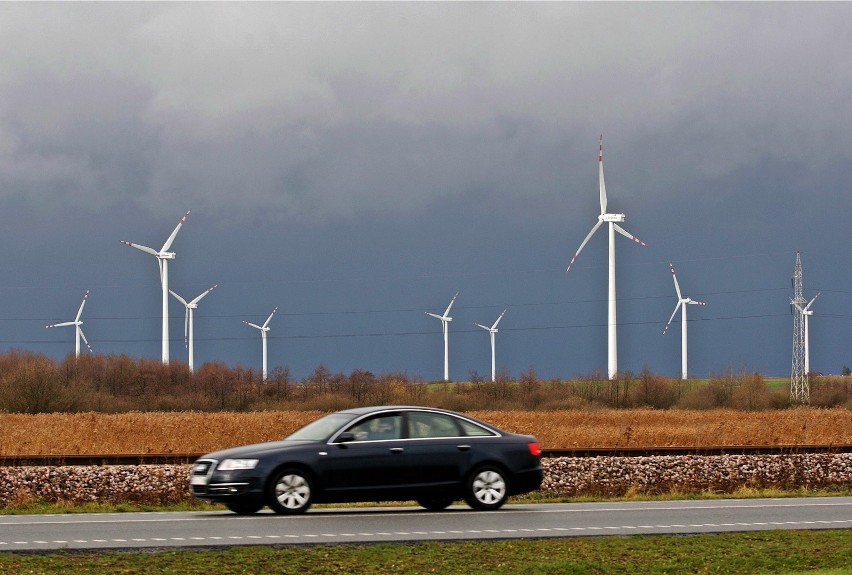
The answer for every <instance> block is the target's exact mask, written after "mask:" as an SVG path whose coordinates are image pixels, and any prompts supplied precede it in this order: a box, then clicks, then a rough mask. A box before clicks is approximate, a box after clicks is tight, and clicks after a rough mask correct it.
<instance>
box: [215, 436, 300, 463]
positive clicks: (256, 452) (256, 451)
mask: <svg viewBox="0 0 852 575" xmlns="http://www.w3.org/2000/svg"><path fill="white" fill-rule="evenodd" d="M312 443H317V442H315V441H294V440H280V441H267V442H266V443H253V444H251V445H241V446H239V447H230V448H228V449H222V450H220V451H214V452H212V453H208V454H207V455H204V456H202V457H200V458H199V459H216V460H217V461H222V460H223V459H261V458H263V456H264V455H267V454H269V453H280V452H282V451H289V450H291V449H299V448H301V447H305V446H306V445H310V444H312Z"/></svg>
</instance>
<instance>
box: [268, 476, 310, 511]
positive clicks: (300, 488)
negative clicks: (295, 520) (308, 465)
mask: <svg viewBox="0 0 852 575" xmlns="http://www.w3.org/2000/svg"><path fill="white" fill-rule="evenodd" d="M312 495H313V489H312V486H311V480H310V478H309V477H308V475H307V474H306V473H305V472H304V471H302V470H300V469H285V470H283V471H279V472H278V473H276V474H275V477H273V479H272V482H271V483H270V484H269V489H268V499H269V501H268V503H269V507H270V508H272V510H273V511H275V512H276V513H278V514H281V515H297V514H299V513H304V512H305V511H307V510H308V507H310V506H311V497H312Z"/></svg>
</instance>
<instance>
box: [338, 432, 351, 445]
mask: <svg viewBox="0 0 852 575" xmlns="http://www.w3.org/2000/svg"><path fill="white" fill-rule="evenodd" d="M350 441H355V434H354V433H352V432H351V431H344V432H343V433H341V434H340V435H338V436H337V439H336V440H335V443H349V442H350Z"/></svg>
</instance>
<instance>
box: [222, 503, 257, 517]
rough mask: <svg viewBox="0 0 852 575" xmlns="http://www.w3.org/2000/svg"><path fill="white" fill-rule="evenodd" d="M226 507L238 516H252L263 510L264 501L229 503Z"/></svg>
mask: <svg viewBox="0 0 852 575" xmlns="http://www.w3.org/2000/svg"><path fill="white" fill-rule="evenodd" d="M225 507H227V508H228V509H229V510H231V511H233V512H234V513H236V514H237V515H251V514H253V513H257V512H258V511H260V510H261V509H263V502H262V501H228V502H227V503H225Z"/></svg>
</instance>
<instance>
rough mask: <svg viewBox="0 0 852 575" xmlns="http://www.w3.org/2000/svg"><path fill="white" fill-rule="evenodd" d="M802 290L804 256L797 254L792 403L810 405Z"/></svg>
mask: <svg viewBox="0 0 852 575" xmlns="http://www.w3.org/2000/svg"><path fill="white" fill-rule="evenodd" d="M803 291H804V290H803V288H802V256H801V254H800V253H799V252H796V269H795V271H794V272H793V293H794V295H793V299H792V300H790V303H791V304H792V305H791V306H790V310H791V312H792V314H793V369H792V371H791V373H790V401H792V402H793V403H810V401H811V397H810V387H809V385H808V372H807V370H806V369H805V321H806V320H805V317H804V314H802V313H801V312H800V311H799V310H801V309H803V308H804V306H805V304H807V301H806V300H805V297H804V293H803Z"/></svg>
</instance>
